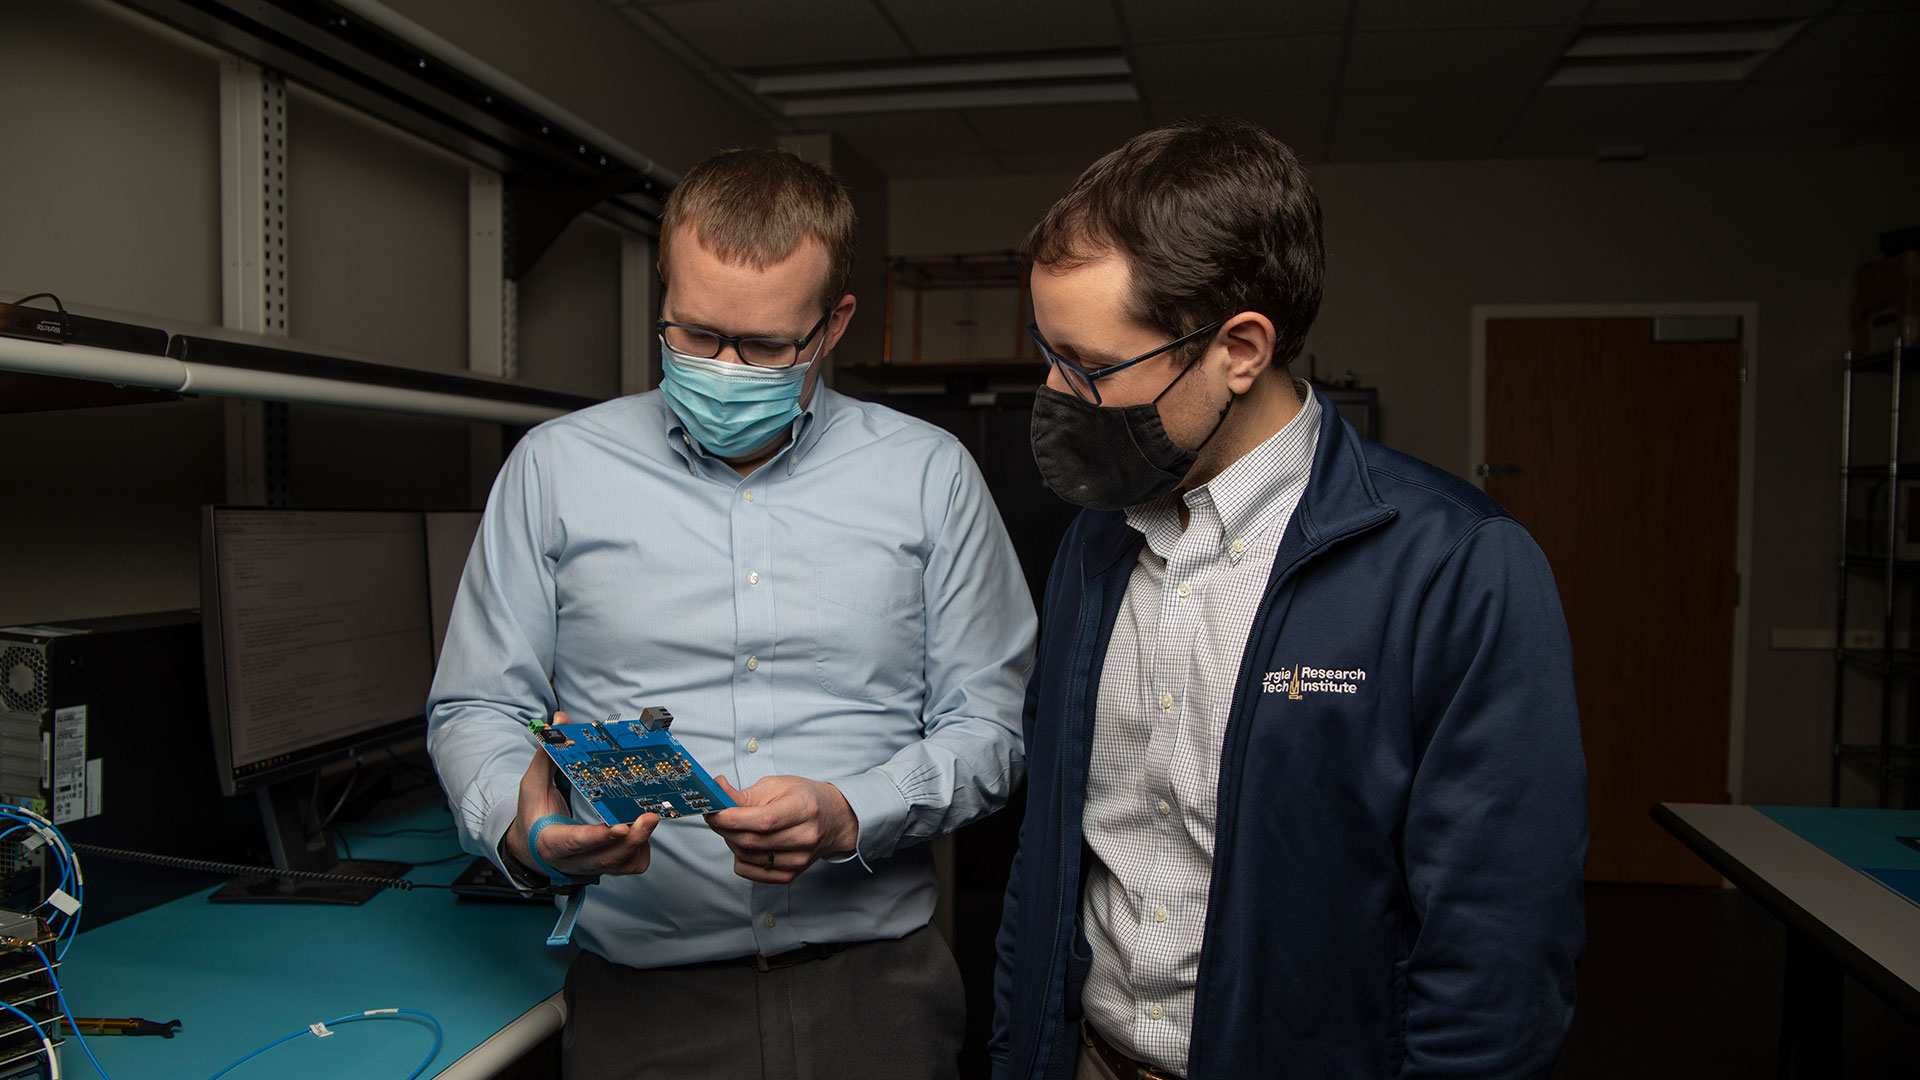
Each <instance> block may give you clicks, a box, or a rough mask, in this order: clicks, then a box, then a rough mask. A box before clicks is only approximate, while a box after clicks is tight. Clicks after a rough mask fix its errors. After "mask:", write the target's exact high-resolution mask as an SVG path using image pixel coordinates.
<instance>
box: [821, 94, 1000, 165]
mask: <svg viewBox="0 0 1920 1080" xmlns="http://www.w3.org/2000/svg"><path fill="white" fill-rule="evenodd" d="M806 125H807V127H809V128H812V129H816V130H821V131H831V132H833V133H835V134H837V135H839V136H840V137H841V138H842V139H845V140H846V142H847V145H848V146H851V147H853V149H854V150H855V152H857V153H858V154H859V155H860V156H861V157H864V158H866V159H867V160H868V161H871V162H873V164H874V165H875V167H877V168H879V169H880V171H881V172H884V173H886V174H887V175H889V176H892V175H894V168H895V167H896V166H899V165H903V164H905V163H907V162H913V161H925V160H930V159H935V158H953V157H955V156H958V155H964V154H979V155H981V156H983V157H984V156H986V148H985V147H984V146H982V145H980V140H979V139H977V138H975V137H974V134H973V131H972V130H971V129H970V128H968V127H967V124H966V121H965V120H963V119H961V116H960V113H959V112H957V111H954V110H945V111H938V112H932V111H927V112H901V113H864V114H860V115H857V116H831V117H825V116H823V117H810V118H808V120H807V121H806Z"/></svg>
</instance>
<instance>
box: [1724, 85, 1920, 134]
mask: <svg viewBox="0 0 1920 1080" xmlns="http://www.w3.org/2000/svg"><path fill="white" fill-rule="evenodd" d="M1916 99H1920V81H1916V80H1914V79H1909V78H1904V77H1901V76H1898V75H1882V76H1877V77H1874V78H1866V79H1818V80H1813V81H1808V82H1765V83H1748V84H1746V85H1744V86H1742V87H1740V88H1739V89H1738V90H1736V91H1734V93H1733V96H1732V97H1731V98H1728V99H1727V101H1726V102H1725V103H1724V104H1722V105H1721V106H1720V107H1719V108H1717V109H1715V110H1714V111H1713V112H1711V113H1709V114H1708V115H1707V118H1706V120H1705V121H1704V122H1703V123H1702V124H1701V128H1702V129H1703V130H1708V131H1759V130H1766V129H1772V128H1826V129H1830V130H1834V131H1840V132H1850V133H1858V132H1861V131H1864V130H1866V129H1868V128H1871V127H1873V126H1875V125H1877V124H1880V123H1882V122H1884V121H1887V120H1891V119H1893V118H1894V117H1895V116H1897V115H1899V113H1900V112H1901V111H1903V110H1904V109H1905V108H1906V107H1907V106H1908V105H1911V104H1912V103H1913V102H1914V101H1915V100H1916Z"/></svg>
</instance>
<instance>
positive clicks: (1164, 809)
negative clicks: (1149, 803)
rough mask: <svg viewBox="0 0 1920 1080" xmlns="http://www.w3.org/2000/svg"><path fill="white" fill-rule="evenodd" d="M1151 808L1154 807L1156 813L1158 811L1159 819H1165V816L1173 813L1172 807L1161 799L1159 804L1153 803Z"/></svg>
mask: <svg viewBox="0 0 1920 1080" xmlns="http://www.w3.org/2000/svg"><path fill="white" fill-rule="evenodd" d="M1153 807H1154V809H1156V810H1158V811H1160V816H1161V817H1165V816H1167V815H1168V814H1171V813H1173V805H1172V804H1171V803H1169V802H1167V800H1165V799H1161V800H1160V801H1159V802H1157V803H1154V804H1153Z"/></svg>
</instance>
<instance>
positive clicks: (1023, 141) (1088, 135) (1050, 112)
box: [967, 103, 1152, 161]
mask: <svg viewBox="0 0 1920 1080" xmlns="http://www.w3.org/2000/svg"><path fill="white" fill-rule="evenodd" d="M967 120H968V122H969V123H971V124H972V125H973V130H974V131H976V132H978V133H979V135H980V139H981V141H983V142H985V143H986V144H987V148H988V149H989V150H991V151H993V153H995V154H996V155H1002V156H1017V155H1036V154H1068V155H1090V156H1088V157H1087V160H1088V161H1092V160H1093V159H1094V158H1097V157H1099V156H1100V155H1102V154H1104V153H1106V152H1107V151H1109V150H1112V149H1113V148H1114V147H1116V146H1119V145H1120V144H1121V143H1123V142H1126V141H1127V140H1128V139H1131V138H1133V137H1134V136H1135V135H1138V134H1140V133H1141V132H1142V131H1145V130H1146V129H1147V128H1148V127H1150V126H1151V124H1152V122H1151V121H1150V120H1149V119H1148V118H1147V111H1146V110H1145V109H1144V108H1142V107H1141V106H1139V105H1137V104H1132V103H1129V104H1122V105H1046V106H1035V107H1029V108H1016V109H970V110H968V111H967Z"/></svg>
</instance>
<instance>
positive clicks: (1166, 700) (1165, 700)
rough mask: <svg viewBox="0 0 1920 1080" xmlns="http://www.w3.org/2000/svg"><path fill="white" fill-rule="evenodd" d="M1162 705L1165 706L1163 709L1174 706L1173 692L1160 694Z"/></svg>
mask: <svg viewBox="0 0 1920 1080" xmlns="http://www.w3.org/2000/svg"><path fill="white" fill-rule="evenodd" d="M1160 707H1161V708H1163V709H1171V708H1173V695H1172V694H1161V695H1160Z"/></svg>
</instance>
